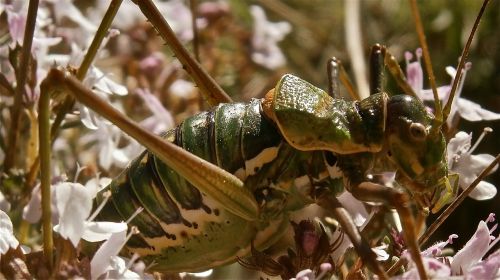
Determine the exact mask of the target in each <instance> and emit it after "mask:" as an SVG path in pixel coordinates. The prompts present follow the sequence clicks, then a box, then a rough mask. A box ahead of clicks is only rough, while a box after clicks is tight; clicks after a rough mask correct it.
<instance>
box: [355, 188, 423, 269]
mask: <svg viewBox="0 0 500 280" xmlns="http://www.w3.org/2000/svg"><path fill="white" fill-rule="evenodd" d="M351 193H352V195H353V196H354V197H356V198H357V199H359V200H361V201H369V202H381V203H384V204H387V205H389V206H392V207H394V208H395V209H396V211H397V212H398V214H399V217H400V218H401V223H402V226H403V234H404V238H405V242H406V244H407V247H408V249H409V250H410V254H411V257H412V259H413V261H414V262H415V264H416V266H417V269H418V273H419V275H420V279H427V274H426V271H425V268H424V264H423V262H422V257H421V255H420V249H419V246H418V238H417V233H416V225H415V221H414V217H413V215H412V213H411V211H410V206H411V200H410V197H409V195H408V194H407V193H406V192H403V191H401V190H398V189H395V188H391V187H388V186H384V185H381V184H377V183H373V182H362V183H360V184H357V185H355V186H352V189H351Z"/></svg>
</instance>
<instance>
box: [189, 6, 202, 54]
mask: <svg viewBox="0 0 500 280" xmlns="http://www.w3.org/2000/svg"><path fill="white" fill-rule="evenodd" d="M189 7H190V8H191V26H192V28H193V53H194V58H195V59H196V61H198V62H200V43H199V37H198V26H197V25H196V18H197V17H198V11H197V8H198V1H197V0H189Z"/></svg>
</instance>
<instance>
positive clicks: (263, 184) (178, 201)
mask: <svg viewBox="0 0 500 280" xmlns="http://www.w3.org/2000/svg"><path fill="white" fill-rule="evenodd" d="M139 6H140V7H141V9H142V10H143V11H145V14H146V16H147V17H148V19H149V20H150V21H151V22H152V23H153V24H154V25H155V27H156V28H157V29H158V30H159V32H160V34H162V35H163V34H164V33H163V32H168V28H167V27H168V26H166V27H165V24H166V22H164V20H163V21H162V20H159V21H158V20H157V18H156V16H157V14H158V13H157V12H156V13H155V12H153V11H155V7H154V5H153V4H152V3H151V2H149V1H143V2H141V3H140V5H139ZM164 28H165V29H166V31H165V30H164ZM163 36H164V35H163ZM179 45H180V44H179ZM184 51H185V50H184ZM178 56H179V57H183V55H178ZM185 57H188V58H189V55H185ZM181 60H182V59H181ZM188 60H189V59H188ZM389 60H390V55H389V54H388V53H386V51H385V48H383V47H380V46H376V47H374V51H373V52H372V57H371V59H370V61H371V62H372V66H373V67H372V68H377V67H378V68H380V67H383V65H382V64H384V63H385V61H389ZM183 63H184V64H185V65H189V66H188V67H187V68H188V70H190V72H191V74H192V75H193V76H194V77H195V80H197V81H199V82H200V81H201V83H202V85H204V86H205V87H207V88H209V89H210V88H211V87H212V88H213V87H215V86H212V84H211V83H213V81H211V80H210V78H209V77H208V76H207V75H205V74H204V73H203V72H202V71H201V70H200V69H201V68H200V69H197V68H196V67H198V68H199V66H196V65H197V63H196V62H195V61H194V60H192V61H183ZM193 65H194V66H193ZM193 67H194V68H193ZM338 67H339V64H338V63H336V60H332V73H334V74H333V75H332V76H333V79H332V80H331V84H335V83H336V79H337V78H338V75H337V74H335V73H338ZM372 75H373V76H372V84H371V96H370V97H368V98H366V99H364V100H362V101H345V100H343V99H339V98H338V92H337V91H336V90H335V89H338V86H332V87H331V88H332V89H333V90H331V92H330V95H329V94H327V93H326V92H324V91H322V90H321V89H319V88H316V87H315V86H313V85H311V84H309V83H308V82H306V81H304V80H302V79H300V78H297V77H295V76H293V75H285V76H283V77H282V78H281V80H280V81H279V82H278V83H277V85H276V87H275V88H274V89H272V90H270V91H269V92H268V94H267V95H266V97H265V98H264V99H262V100H253V101H252V102H250V103H249V104H232V103H231V104H226V103H220V102H219V101H217V100H224V98H225V97H220V95H217V94H214V96H215V97H213V99H215V100H216V101H214V102H215V103H220V104H219V105H218V106H217V107H215V108H214V109H213V110H211V111H209V112H205V113H201V114H198V115H196V116H193V117H191V118H188V119H187V120H185V121H184V122H183V123H182V124H181V125H180V126H178V127H177V128H175V129H174V130H171V131H168V132H167V133H166V134H165V135H163V138H160V137H158V136H155V135H152V134H151V133H148V132H147V131H144V130H142V129H140V128H139V127H138V126H137V125H135V124H133V122H131V121H130V120H128V119H127V118H126V117H123V116H121V115H120V113H118V111H116V110H115V109H113V108H111V107H109V106H108V105H107V104H105V103H104V102H103V101H102V100H99V98H97V97H95V96H94V95H93V94H92V92H91V91H90V90H89V89H86V88H85V87H84V86H83V85H81V83H79V82H78V81H77V80H76V79H75V78H73V77H71V76H70V75H67V74H66V73H64V72H62V71H60V70H57V69H54V70H52V71H51V72H50V73H49V75H48V77H47V79H46V80H45V81H44V83H43V84H42V91H43V92H45V93H46V95H48V94H47V93H52V92H54V91H58V90H62V91H71V92H78V93H79V94H77V95H75V97H76V98H77V100H78V101H79V102H81V103H83V104H84V105H86V106H89V107H91V108H93V109H94V110H95V111H96V112H98V113H99V114H101V115H102V116H104V117H105V118H108V119H110V120H111V121H112V122H113V123H115V124H116V125H117V126H118V127H120V128H121V129H122V130H124V131H125V132H126V133H128V134H130V135H131V136H132V137H134V138H136V139H137V140H138V141H139V142H141V143H142V144H143V145H144V146H145V147H146V148H148V151H145V152H144V153H143V154H142V155H141V156H139V157H138V158H137V159H136V160H135V161H133V162H132V163H131V165H130V166H129V168H127V169H126V170H125V171H124V172H123V173H122V174H121V175H120V176H119V177H118V178H117V179H115V181H114V182H113V183H112V184H111V185H110V187H109V189H110V190H111V192H112V196H111V200H110V202H109V203H108V204H107V206H106V208H105V209H104V210H103V212H102V218H103V219H112V220H125V219H127V218H128V217H129V216H130V215H131V214H132V213H133V212H134V211H135V210H136V209H137V208H138V207H140V206H142V207H144V208H145V211H143V212H141V213H140V214H139V215H138V216H137V217H136V218H135V219H133V220H132V221H131V224H133V225H135V226H137V227H138V228H139V230H140V231H141V235H140V236H135V237H134V238H133V239H132V240H131V241H130V242H129V244H128V249H129V250H130V251H131V252H137V253H139V254H140V255H142V256H143V258H144V259H145V260H146V261H148V262H154V265H153V266H152V267H151V269H152V270H157V271H165V272H180V271H199V270H203V269H207V268H211V267H214V266H218V265H222V264H225V263H229V262H233V261H235V260H236V258H237V257H243V256H245V255H247V254H248V253H249V252H250V247H251V244H252V243H253V244H254V245H255V247H256V248H258V249H259V248H266V247H268V246H270V245H272V244H273V243H274V242H275V241H276V240H277V239H278V238H279V237H280V233H282V232H284V229H285V228H286V227H287V226H288V223H289V222H288V214H289V213H290V212H291V211H294V210H297V209H301V208H303V207H305V206H306V205H308V204H311V203H317V204H319V205H320V206H322V207H324V208H325V209H326V210H329V211H331V213H332V214H333V215H334V216H335V217H336V218H337V219H338V220H339V222H340V224H341V225H342V227H343V229H344V231H345V232H346V234H347V235H348V236H349V238H350V239H351V241H352V242H353V244H354V246H355V248H356V250H357V251H358V253H359V254H360V256H361V257H362V259H363V261H364V262H365V263H367V265H369V266H370V268H371V269H372V270H374V272H375V273H377V274H378V275H379V276H381V277H385V273H384V271H383V269H382V268H381V266H380V265H379V264H378V263H377V262H376V261H375V256H374V253H373V252H372V251H371V249H370V247H369V245H368V243H367V242H366V241H364V240H363V239H362V238H361V236H360V234H359V232H358V230H357V228H356V227H355V226H354V224H353V223H352V221H351V219H350V217H349V216H348V214H347V213H346V212H345V210H343V209H342V208H341V205H340V203H339V202H338V200H337V199H336V195H337V193H336V192H337V191H338V189H336V188H335V186H337V185H338V184H339V182H341V183H342V184H343V185H344V187H345V188H346V189H347V190H348V191H350V192H351V193H352V194H353V195H354V196H355V197H356V198H358V199H359V200H362V201H369V202H380V203H385V204H388V205H390V206H392V207H395V208H396V210H397V211H398V213H399V215H400V217H401V220H402V222H403V228H404V234H405V239H406V241H407V246H408V247H409V249H410V252H411V254H412V257H413V258H414V259H415V262H416V264H417V266H418V267H419V273H420V275H421V277H422V278H425V269H424V268H423V264H422V261H421V259H420V254H419V249H418V244H417V242H416V240H417V238H416V227H415V224H414V221H413V220H414V218H413V214H412V213H411V212H410V208H409V207H410V205H411V204H412V203H414V201H415V202H416V204H417V205H418V207H419V209H432V211H433V212H434V211H438V210H439V209H440V208H441V207H442V206H444V205H445V204H447V203H448V202H449V201H450V200H451V198H452V197H453V195H454V194H455V192H456V187H452V186H451V185H450V183H449V181H448V170H447V164H446V159H445V149H446V142H445V139H444V137H443V135H442V133H441V124H442V122H443V116H442V115H441V116H438V117H435V116H433V115H432V114H430V113H428V112H427V110H426V109H425V107H424V106H423V104H422V103H421V101H420V100H418V99H417V98H415V97H412V96H411V95H389V94H387V93H385V92H383V91H382V87H381V78H380V77H379V75H380V72H376V73H372ZM196 77H198V78H196ZM200 77H201V78H200ZM396 79H399V80H400V81H402V80H403V78H401V77H396ZM56 84H57V86H54V85H56ZM207 84H208V86H207ZM209 99H210V98H209ZM450 104H451V103H450ZM436 106H440V105H436ZM165 140H167V141H165ZM42 162H43V161H42ZM379 167H383V168H384V169H386V168H389V170H395V171H397V177H396V183H397V185H398V186H400V187H397V188H389V187H387V186H385V185H383V184H380V183H379V182H377V181H374V180H372V179H371V178H370V176H369V175H371V174H374V173H376V172H379V171H384V170H379V169H378V168H379ZM97 200H99V199H97ZM235 236H236V237H237V238H235ZM227 240H231V242H227Z"/></svg>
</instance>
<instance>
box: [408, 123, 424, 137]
mask: <svg viewBox="0 0 500 280" xmlns="http://www.w3.org/2000/svg"><path fill="white" fill-rule="evenodd" d="M410 135H411V136H412V137H413V139H415V140H424V139H425V138H426V137H427V129H425V126H424V125H422V124H421V123H412V124H411V125H410Z"/></svg>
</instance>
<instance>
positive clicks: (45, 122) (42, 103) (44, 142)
mask: <svg viewBox="0 0 500 280" xmlns="http://www.w3.org/2000/svg"><path fill="white" fill-rule="evenodd" d="M48 86H49V85H47V84H46V83H44V82H42V84H41V85H40V100H39V103H38V106H39V110H38V111H39V116H38V121H39V127H38V129H39V136H38V137H39V139H40V168H41V174H40V177H41V178H40V188H41V190H42V224H43V226H42V228H43V253H44V256H45V259H46V260H47V261H48V262H49V267H52V265H53V252H52V250H53V248H54V241H53V239H52V213H51V209H50V206H51V197H50V120H49V118H50V107H49V104H50V92H49V91H48Z"/></svg>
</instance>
